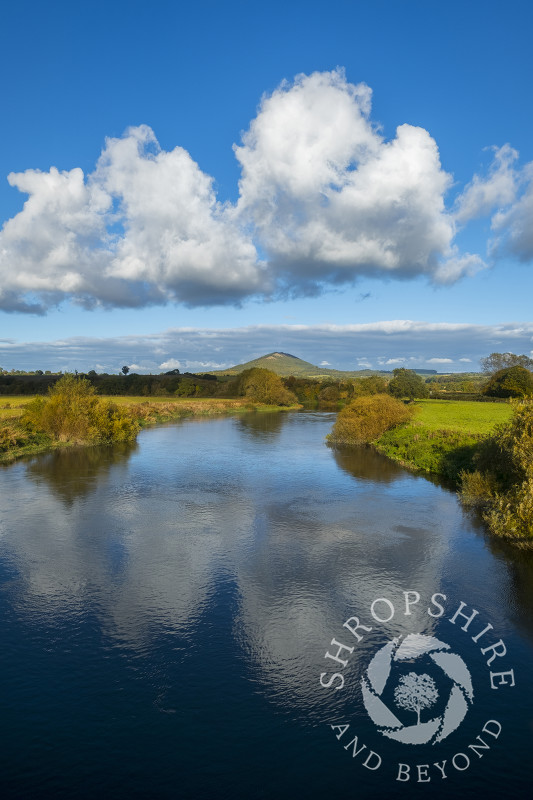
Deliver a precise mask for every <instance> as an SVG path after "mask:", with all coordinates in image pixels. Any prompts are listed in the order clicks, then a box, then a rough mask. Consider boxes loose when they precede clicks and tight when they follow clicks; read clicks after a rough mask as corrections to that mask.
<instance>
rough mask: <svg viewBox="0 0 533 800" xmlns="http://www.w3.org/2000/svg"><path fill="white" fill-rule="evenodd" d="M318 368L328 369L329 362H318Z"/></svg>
mask: <svg viewBox="0 0 533 800" xmlns="http://www.w3.org/2000/svg"><path fill="white" fill-rule="evenodd" d="M320 366H321V367H330V366H331V364H330V363H329V361H321V362H320Z"/></svg>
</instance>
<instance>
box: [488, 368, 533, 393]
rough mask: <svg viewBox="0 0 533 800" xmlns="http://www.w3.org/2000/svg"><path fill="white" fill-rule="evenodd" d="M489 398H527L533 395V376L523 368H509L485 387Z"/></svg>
mask: <svg viewBox="0 0 533 800" xmlns="http://www.w3.org/2000/svg"><path fill="white" fill-rule="evenodd" d="M483 393H484V394H486V395H488V396H489V397H527V396H530V395H532V394H533V375H532V374H531V372H530V371H529V370H528V369H525V367H521V366H518V365H517V366H514V367H508V368H506V369H500V370H498V372H496V373H495V374H494V375H493V376H492V377H491V379H490V380H489V382H488V383H487V384H486V385H485V386H484V388H483Z"/></svg>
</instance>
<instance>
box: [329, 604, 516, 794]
mask: <svg viewBox="0 0 533 800" xmlns="http://www.w3.org/2000/svg"><path fill="white" fill-rule="evenodd" d="M422 609H424V605H423V604H422V603H421V595H420V594H419V593H418V592H416V591H406V592H403V595H402V601H401V603H400V604H398V603H397V605H396V606H395V605H394V604H393V602H392V601H391V600H389V599H388V598H385V597H379V598H376V599H375V600H374V601H373V602H372V603H371V604H370V607H369V609H368V612H367V618H366V619H364V617H362V616H361V617H356V616H352V617H350V618H349V619H347V620H346V622H344V623H343V625H342V627H343V628H344V630H345V631H346V635H345V636H343V637H342V641H339V639H340V638H341V637H340V636H339V639H337V638H335V637H334V638H333V639H332V640H331V642H330V644H329V646H328V649H327V651H326V653H325V656H324V658H325V659H326V660H327V662H328V665H331V669H330V670H329V671H328V672H322V673H321V674H320V686H321V687H322V689H323V690H328V691H330V692H334V693H337V692H339V691H342V690H343V689H345V688H346V687H348V686H350V687H351V688H355V689H356V692H357V693H360V695H359V696H360V698H361V700H362V706H363V708H364V711H365V713H366V715H367V716H366V719H365V725H364V728H365V730H368V727H369V726H368V721H369V720H370V722H371V723H372V724H373V727H372V728H371V729H372V731H373V732H374V733H375V734H378V736H375V737H374V739H372V743H367V742H366V741H364V740H363V737H362V736H361V731H359V733H357V722H356V723H355V724H354V722H353V719H352V720H351V721H348V720H345V719H343V720H342V721H340V720H337V721H336V722H335V723H334V724H332V722H331V721H329V722H328V724H329V726H330V728H331V729H332V730H333V732H334V734H335V737H336V739H337V740H339V742H340V743H341V744H342V746H343V747H344V749H345V750H347V751H348V752H349V753H351V756H352V758H355V759H357V760H358V762H359V763H360V764H361V765H362V766H363V767H365V768H366V769H367V770H370V771H372V772H376V773H377V772H378V771H379V770H380V768H381V767H382V766H383V764H384V756H383V755H382V754H380V752H379V751H380V747H379V742H380V737H379V735H381V736H383V737H385V739H388V740H389V741H390V740H392V742H397V743H398V748H399V751H400V749H401V752H398V760H397V761H395V763H394V764H393V765H392V766H393V773H394V779H395V780H396V781H401V782H407V781H414V782H418V783H428V782H430V781H431V780H432V778H437V779H438V778H441V779H442V778H446V777H448V774H450V772H451V771H453V772H459V773H462V772H465V771H466V770H467V769H468V768H469V767H470V765H471V763H472V760H473V759H475V757H477V758H478V759H480V758H482V757H483V755H484V754H485V752H486V751H488V750H490V749H491V747H492V746H493V745H494V743H495V740H496V739H498V737H499V736H500V734H501V731H502V724H501V723H500V722H499V721H498V720H497V719H493V718H490V717H482V718H481V721H480V733H479V734H478V735H477V736H476V737H475V738H474V740H473V741H469V740H466V739H465V740H464V742H462V743H461V748H460V749H458V750H457V751H456V752H454V753H453V755H452V756H451V757H447V758H442V759H441V760H439V754H438V748H439V745H441V743H442V742H444V740H446V739H447V738H448V737H449V736H450V734H452V733H454V732H455V731H458V730H459V729H460V727H461V725H462V723H463V720H464V719H465V718H466V717H467V715H468V713H469V712H470V710H471V709H472V707H473V705H474V699H475V698H474V686H473V680H472V674H471V671H470V669H469V667H468V665H467V663H466V661H465V658H464V655H459V654H458V653H456V652H453V650H452V648H451V647H450V645H449V644H448V642H446V641H444V639H445V638H446V636H445V635H443V637H442V639H441V638H440V636H441V634H439V638H436V636H432V635H427V634H426V633H418V632H416V633H407V634H403V635H398V636H393V637H392V638H391V636H390V633H389V634H387V632H386V631H384V630H383V627H382V626H387V631H390V630H391V625H392V626H393V625H394V620H395V618H398V617H400V616H401V617H403V618H405V617H407V618H409V617H415V618H416V619H419V616H418V615H419V614H420V612H421V611H422ZM423 613H424V614H425V615H426V614H427V616H428V617H429V618H430V620H429V621H431V619H433V620H437V619H440V618H442V623H445V622H446V623H448V624H449V625H450V626H453V629H452V628H451V627H450V634H452V633H453V635H454V639H457V638H458V637H457V634H464V635H465V636H468V638H469V640H470V641H469V642H468V643H467V642H465V645H466V644H469V645H470V651H471V648H472V645H471V643H472V642H473V643H474V645H473V646H477V647H478V648H479V651H480V655H481V657H482V663H483V665H484V667H486V668H487V669H486V672H485V675H484V676H482V679H483V677H484V678H485V681H487V682H488V686H489V687H490V689H491V690H498V689H500V688H502V687H509V688H511V687H514V686H515V675H514V670H513V669H512V668H509V666H508V664H507V660H506V657H507V648H506V646H505V643H504V642H503V640H502V639H498V638H497V637H496V636H495V635H494V628H493V625H492V624H491V623H490V622H482V621H481V619H480V616H479V611H477V609H475V608H471V607H468V606H467V604H466V603H464V602H463V601H460V602H459V603H458V604H455V605H454V604H453V603H450V602H448V599H447V597H446V595H444V594H440V593H438V594H434V595H432V597H431V599H430V601H429V604H428V605H427V608H425V609H424V610H423ZM363 620H364V621H363ZM406 622H410V620H409V619H407V620H406V619H403V625H402V627H403V628H404V630H405V628H406V627H407V626H406V624H405V623H406ZM376 623H377V624H376ZM442 623H441V629H444V633H445V632H446V628H445V626H444V625H443V624H442ZM424 627H426V628H427V625H426V626H424ZM365 639H366V641H364V640H365ZM378 639H380V641H379V643H378V644H377V647H376V649H375V651H374V652H373V654H372V656H371V657H370V659H369V660H368V662H367V663H363V665H362V667H363V669H362V673H361V672H359V673H358V671H357V669H351V667H350V662H351V661H352V658H353V660H354V662H356V664H357V665H359V667H361V658H358V657H357V646H358V645H360V644H361V642H363V641H364V645H363V648H361V649H362V650H363V653H364V654H365V657H367V656H366V654H367V653H368V645H369V643H372V642H374V641H377V640H378ZM460 643H461V642H460V641H459V644H460ZM457 649H459V648H457ZM465 649H467V648H466V647H465ZM354 656H355V658H354ZM365 735H368V734H365ZM381 741H382V740H381ZM406 745H407V746H408V747H406ZM421 745H426V746H429V748H430V753H431V756H432V757H431V758H428V759H427V761H428V763H423V764H420V763H413V759H412V757H411V755H416V753H417V751H416V746H421ZM413 746H414V747H413ZM433 748H435V749H433ZM388 751H390V747H389V749H388ZM418 752H420V747H419V750H418ZM427 752H428V750H424V757H426V755H427ZM433 753H434V757H433ZM389 757H390V756H389ZM388 772H389V770H388Z"/></svg>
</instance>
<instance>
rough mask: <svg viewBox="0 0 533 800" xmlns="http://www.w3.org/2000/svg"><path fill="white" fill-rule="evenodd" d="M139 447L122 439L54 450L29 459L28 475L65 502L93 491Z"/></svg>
mask: <svg viewBox="0 0 533 800" xmlns="http://www.w3.org/2000/svg"><path fill="white" fill-rule="evenodd" d="M137 449H138V445H137V444H136V443H131V442H123V443H121V444H116V445H114V446H107V447H74V448H72V449H68V450H56V451H54V452H52V453H48V454H47V455H44V456H41V457H39V458H36V459H34V460H32V461H31V462H29V464H28V466H27V472H26V474H27V476H28V477H29V478H30V479H31V480H32V481H34V482H35V483H37V484H38V483H41V482H44V483H46V484H47V485H48V486H49V488H50V489H51V490H52V492H53V493H54V494H55V495H56V497H58V498H60V499H61V500H62V501H63V502H64V503H65V504H66V505H72V503H73V502H74V500H75V499H76V498H78V497H81V496H83V495H87V494H89V493H90V492H92V491H94V489H95V488H96V487H97V485H98V484H99V483H101V482H102V481H103V479H104V478H105V476H106V475H107V474H108V473H109V470H110V469H111V468H112V467H114V466H118V465H125V464H126V463H127V461H128V459H129V458H130V456H131V455H132V454H133V453H134V452H135V451H136V450H137Z"/></svg>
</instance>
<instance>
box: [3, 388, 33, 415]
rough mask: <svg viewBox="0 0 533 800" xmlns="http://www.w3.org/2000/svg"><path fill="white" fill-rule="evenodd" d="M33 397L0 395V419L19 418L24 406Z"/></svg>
mask: <svg viewBox="0 0 533 800" xmlns="http://www.w3.org/2000/svg"><path fill="white" fill-rule="evenodd" d="M34 397H35V395H18V394H15V395H0V419H8V418H11V419H12V418H13V417H20V415H21V414H22V412H23V411H24V406H26V405H27V404H28V403H29V402H30V401H31V400H33V399H34Z"/></svg>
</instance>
